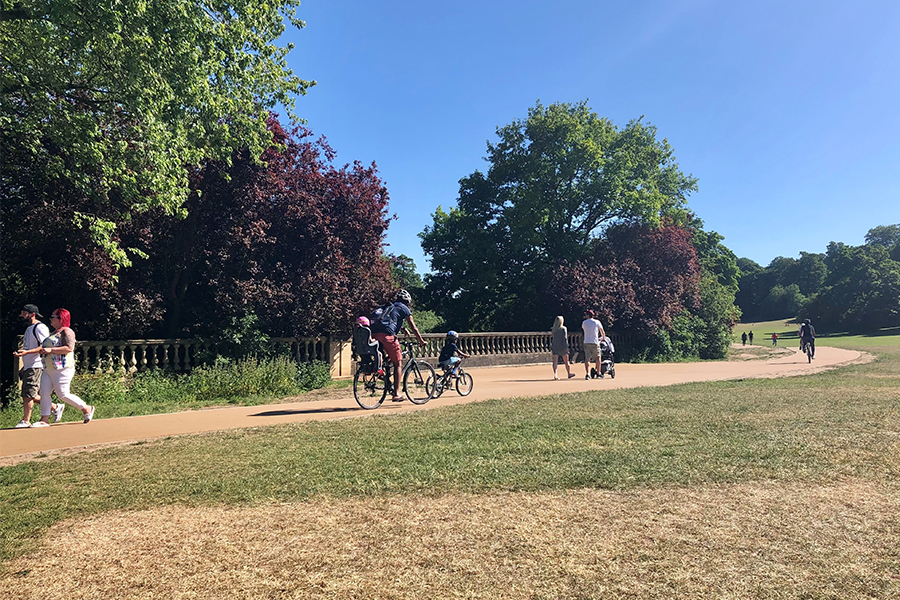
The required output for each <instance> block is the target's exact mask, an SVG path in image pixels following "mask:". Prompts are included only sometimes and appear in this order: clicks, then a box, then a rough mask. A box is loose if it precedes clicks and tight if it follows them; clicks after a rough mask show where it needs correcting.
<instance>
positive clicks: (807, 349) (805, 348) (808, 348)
mask: <svg viewBox="0 0 900 600" xmlns="http://www.w3.org/2000/svg"><path fill="white" fill-rule="evenodd" d="M800 351H801V352H803V353H804V354H806V360H807V361H808V362H812V359H813V350H812V344H810V343H809V342H803V343H802V344H801V346H800Z"/></svg>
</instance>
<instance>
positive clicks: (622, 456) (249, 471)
mask: <svg viewBox="0 0 900 600" xmlns="http://www.w3.org/2000/svg"><path fill="white" fill-rule="evenodd" d="M830 341H831V340H830ZM878 341H879V342H880V343H881V345H880V346H879V347H878V348H877V351H878V353H879V360H878V361H876V362H874V363H870V364H867V365H857V366H852V367H847V368H843V369H839V370H835V371H831V372H827V373H822V374H817V375H810V376H805V377H795V378H787V379H770V380H745V381H729V382H716V383H704V384H688V385H680V386H672V387H668V388H645V389H632V390H611V391H604V392H599V393H596V392H591V393H583V394H572V395H567V396H551V397H545V398H524V399H515V400H501V401H490V402H484V403H478V404H473V405H467V406H459V407H447V408H443V409H436V410H432V411H427V412H422V413H415V414H411V415H404V416H397V417H387V418H385V417H376V418H368V419H348V420H342V421H331V422H323V423H309V424H302V425H284V426H277V427H268V428H260V429H247V430H242V431H231V432H222V433H213V434H207V435H199V436H186V437H180V438H174V439H167V440H162V441H158V442H154V443H148V444H143V445H136V446H129V447H121V448H112V449H107V450H100V451H96V452H92V453H85V454H79V455H74V456H71V457H68V458H64V459H60V460H53V461H41V462H32V463H24V464H20V465H16V466H13V467H6V468H3V469H0V511H2V515H0V517H2V518H0V528H2V544H3V545H2V555H0V558H3V559H8V558H10V557H12V556H16V555H19V554H20V553H22V552H24V551H25V550H26V549H27V548H29V547H30V546H31V545H32V544H33V543H34V542H35V541H36V540H38V539H40V537H41V536H42V535H43V534H44V532H45V531H46V530H47V528H48V527H49V526H50V525H52V524H53V523H56V522H58V521H60V520H62V519H65V518H67V517H70V516H75V515H88V514H94V513H100V512H103V511H108V510H111V509H121V508H127V509H140V508H146V507H153V506H157V505H161V504H180V505H187V506H201V505H220V504H225V505H228V504H248V503H249V504H257V503H265V502H270V501H289V502H290V501H298V500H304V499H309V498H312V497H317V496H327V497H373V496H376V497H377V496H382V495H390V494H398V493H402V494H409V493H416V494H429V495H432V494H441V493H444V492H455V491H466V492H476V493H480V492H488V491H496V490H553V489H572V488H606V489H632V488H664V487H668V486H683V487H689V486H695V485H700V484H709V483H740V482H748V481H760V480H775V481H791V482H832V481H840V480H844V479H846V478H855V479H862V480H866V481H871V482H874V483H877V484H879V485H885V486H888V487H891V488H893V489H897V486H898V481H900V436H898V433H900V375H898V373H900V343H898V336H882V337H880V338H878ZM856 343H857V341H856V340H854V339H848V340H847V345H853V344H856Z"/></svg>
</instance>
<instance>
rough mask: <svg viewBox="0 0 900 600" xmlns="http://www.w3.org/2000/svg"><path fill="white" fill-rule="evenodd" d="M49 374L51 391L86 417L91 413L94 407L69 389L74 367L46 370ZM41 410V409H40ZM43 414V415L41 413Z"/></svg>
mask: <svg viewBox="0 0 900 600" xmlns="http://www.w3.org/2000/svg"><path fill="white" fill-rule="evenodd" d="M47 372H48V373H49V374H50V381H51V382H53V391H54V392H56V395H57V397H59V399H60V400H62V401H63V402H65V403H66V404H68V405H69V406H74V407H75V408H77V409H79V410H80V411H81V413H82V414H83V415H84V416H85V417H88V415H93V413H94V407H93V406H90V405H88V404H87V403H86V402H85V401H84V400H82V399H81V398H79V397H78V396H76V395H75V394H73V393H72V392H71V390H69V385H71V383H72V378H73V377H74V376H75V369H63V370H62V371H47ZM42 412H43V411H42ZM41 416H43V415H41Z"/></svg>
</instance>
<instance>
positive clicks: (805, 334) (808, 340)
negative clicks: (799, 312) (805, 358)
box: [799, 319, 816, 358]
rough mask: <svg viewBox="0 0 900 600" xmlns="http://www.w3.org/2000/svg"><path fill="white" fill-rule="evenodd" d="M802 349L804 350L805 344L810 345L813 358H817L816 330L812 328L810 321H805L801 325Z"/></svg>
mask: <svg viewBox="0 0 900 600" xmlns="http://www.w3.org/2000/svg"><path fill="white" fill-rule="evenodd" d="M799 333H800V349H801V350H803V344H809V346H810V349H811V350H812V357H811V358H815V357H816V328H815V327H813V326H812V322H811V321H810V320H809V319H805V320H804V321H803V323H802V324H801V325H800V331H799Z"/></svg>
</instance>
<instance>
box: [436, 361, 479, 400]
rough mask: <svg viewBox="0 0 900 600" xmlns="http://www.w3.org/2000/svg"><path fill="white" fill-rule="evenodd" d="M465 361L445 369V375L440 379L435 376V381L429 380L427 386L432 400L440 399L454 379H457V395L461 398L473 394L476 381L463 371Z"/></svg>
mask: <svg viewBox="0 0 900 600" xmlns="http://www.w3.org/2000/svg"><path fill="white" fill-rule="evenodd" d="M463 360H465V359H464V358H463V359H460V361H459V362H458V363H456V365H455V366H454V367H451V368H445V369H444V373H443V374H442V375H441V376H440V377H437V376H435V378H434V380H428V381H427V382H426V384H425V386H426V388H427V389H428V391H429V392H430V393H431V395H432V398H439V397H440V395H441V394H443V393H444V390H446V389H447V388H449V387H450V385H451V382H452V381H453V379H456V393H457V394H459V395H460V396H468V395H469V394H471V393H472V388H473V387H474V386H475V381H474V380H473V379H472V376H471V375H469V374H468V373H466V372H465V371H464V370H463V368H462V361H463ZM454 373H455V374H454Z"/></svg>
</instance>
